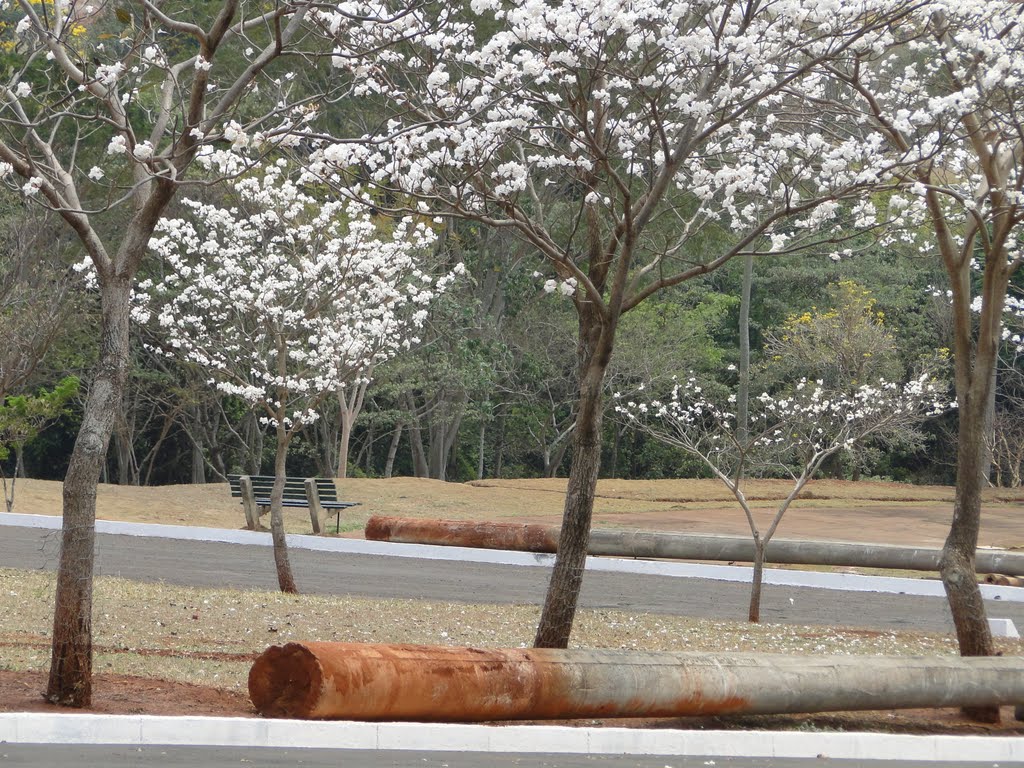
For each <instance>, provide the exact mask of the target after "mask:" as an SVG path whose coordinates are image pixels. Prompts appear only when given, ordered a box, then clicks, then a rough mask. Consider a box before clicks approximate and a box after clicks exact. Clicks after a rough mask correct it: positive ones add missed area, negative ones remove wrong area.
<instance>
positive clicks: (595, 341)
mask: <svg viewBox="0 0 1024 768" xmlns="http://www.w3.org/2000/svg"><path fill="white" fill-rule="evenodd" d="M614 334H615V326H614V321H612V323H611V324H610V326H605V325H604V323H603V321H602V318H600V316H599V315H597V313H596V312H595V311H594V310H593V309H590V308H587V307H581V308H580V341H579V346H578V354H579V356H580V366H579V370H580V401H579V413H578V415H577V417H576V431H575V433H574V434H573V456H572V466H571V467H570V469H569V483H568V488H567V490H566V495H565V507H564V510H563V513H562V530H561V533H560V534H559V537H558V553H557V554H556V555H555V565H554V569H553V570H552V573H551V581H550V583H549V585H548V592H547V596H546V598H545V600H544V608H543V610H542V612H541V617H540V623H539V624H538V626H537V635H536V638H535V639H534V646H535V647H537V648H566V647H567V646H568V645H569V635H570V634H571V632H572V624H573V620H574V619H575V617H576V605H577V603H578V602H579V596H580V588H581V587H582V585H583V569H584V566H585V565H586V560H587V547H588V546H589V544H590V521H591V518H592V517H593V512H594V493H595V490H596V488H597V477H598V473H599V472H600V469H601V421H602V418H603V416H604V408H603V402H602V399H603V398H602V394H603V389H604V375H605V371H606V370H607V369H608V362H609V360H610V359H611V351H612V340H613V338H614Z"/></svg>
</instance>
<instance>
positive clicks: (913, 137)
mask: <svg viewBox="0 0 1024 768" xmlns="http://www.w3.org/2000/svg"><path fill="white" fill-rule="evenodd" d="M1022 12H1024V7H1022V5H1021V4H1020V3H1019V2H1014V1H1013V0H956V2H953V1H952V0H934V1H932V2H928V3H926V4H924V5H922V7H921V8H920V10H919V11H917V12H915V13H914V14H913V15H912V16H911V17H908V19H907V20H906V23H905V24H903V25H902V26H901V27H900V28H899V29H898V30H897V32H896V34H895V35H894V37H893V40H892V41H891V43H892V44H891V45H888V46H884V47H881V48H878V49H875V50H870V51H869V50H865V51H857V52H853V51H851V52H850V55H849V56H848V57H846V58H844V59H843V60H842V61H836V62H834V63H833V65H832V67H831V71H832V73H833V74H834V75H835V76H836V78H837V81H838V83H837V84H838V85H839V87H838V90H837V91H836V94H837V95H838V98H837V99H835V100H834V101H833V102H832V104H831V105H830V107H829V108H830V109H836V110H846V114H847V116H848V119H849V120H851V121H855V122H857V123H859V124H861V125H870V126H873V127H874V129H875V130H876V131H877V134H878V136H879V137H880V139H881V140H882V141H884V142H885V145H886V146H887V147H888V149H889V151H890V152H891V153H892V156H898V157H900V158H906V157H907V156H908V155H914V156H916V158H917V161H916V162H915V163H914V164H913V166H912V167H911V171H910V173H908V176H907V193H906V194H903V195H898V196H896V197H894V198H893V199H892V200H891V202H890V208H891V209H893V210H894V211H897V212H898V214H899V216H900V217H901V218H903V219H905V222H906V224H907V227H908V228H905V229H903V230H902V232H901V234H902V235H903V236H905V237H907V238H908V239H913V237H914V234H917V235H919V237H918V242H919V243H920V244H921V248H922V251H923V252H925V253H928V254H935V253H936V252H937V254H938V257H939V258H940V259H941V261H942V264H943V266H944V267H945V270H946V273H947V275H948V277H949V289H950V291H951V301H952V310H953V321H954V322H953V345H952V347H953V349H952V351H953V361H954V365H955V379H954V380H955V384H956V393H957V400H958V403H959V437H958V445H957V492H956V499H955V501H954V506H953V521H952V525H951V527H950V532H949V536H948V537H947V539H946V543H945V546H944V547H943V555H942V563H941V574H942V582H943V585H944V587H945V590H946V595H947V597H948V599H949V604H950V610H951V612H952V614H953V620H954V624H955V625H956V632H957V638H958V640H959V644H960V652H961V653H962V654H963V655H991V654H992V653H993V652H994V648H993V645H992V637H991V633H990V630H989V626H988V622H987V621H986V618H985V607H984V603H983V601H982V598H981V592H980V590H979V589H978V584H977V579H976V576H975V567H974V553H975V550H976V548H977V544H978V532H979V528H980V519H981V489H982V487H983V484H984V482H986V480H987V478H984V479H983V477H982V474H983V472H982V467H983V466H984V465H985V463H986V450H985V441H986V431H987V430H986V423H987V420H988V419H987V416H988V413H990V410H989V408H990V405H989V404H990V402H991V400H990V396H991V391H992V387H993V385H994V372H995V366H996V361H997V357H998V347H999V343H1000V339H1001V336H1002V332H1001V323H1002V312H1003V305H1004V303H1005V300H1006V292H1007V287H1008V285H1009V282H1010V278H1011V277H1012V276H1013V274H1014V273H1015V272H1016V271H1017V270H1018V269H1019V268H1020V265H1021V263H1022V260H1024V249H1022V247H1021V243H1022V241H1024V236H1022V231H1024V230H1022V226H1024V173H1022V170H1024V118H1022V115H1021V111H1020V105H1021V104H1022V103H1024V25H1022V21H1024V19H1022ZM921 225H926V226H924V227H922V226H921ZM915 227H916V230H914V229H913V228H915ZM922 230H923V232H924V233H927V234H924V235H922V234H921V233H922ZM975 266H976V267H977V268H978V270H979V272H980V280H978V279H976V278H977V277H978V275H977V274H975V273H974V269H973V267H975ZM979 299H980V304H979V305H978V312H977V314H976V315H975V314H973V313H972V309H971V307H972V303H974V302H975V301H977V300H979ZM990 714H992V715H994V714H996V713H994V712H991V713H990Z"/></svg>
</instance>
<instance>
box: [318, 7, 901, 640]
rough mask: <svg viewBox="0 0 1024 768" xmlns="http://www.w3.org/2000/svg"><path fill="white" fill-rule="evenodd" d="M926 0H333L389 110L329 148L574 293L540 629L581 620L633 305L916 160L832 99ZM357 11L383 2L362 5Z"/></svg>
mask: <svg viewBox="0 0 1024 768" xmlns="http://www.w3.org/2000/svg"><path fill="white" fill-rule="evenodd" d="M913 5H914V3H913V2H907V1H906V0H841V1H840V0H835V1H834V2H829V3H822V2H820V1H819V0H779V1H777V2H772V3H758V2H711V1H710V0H550V1H549V2H545V1H544V0H511V1H510V2H499V1H498V0H472V2H471V3H470V9H471V11H472V13H471V14H466V13H465V12H464V9H462V8H460V7H456V6H443V7H442V6H437V7H435V6H424V7H416V8H415V9H414V11H413V12H411V13H409V14H407V15H405V16H403V17H402V19H401V20H400V21H399V22H393V21H391V20H390V19H389V18H387V11H386V9H385V8H384V7H383V6H382V5H380V4H377V3H363V2H347V3H343V4H341V5H339V6H338V8H339V11H338V13H337V14H335V15H332V14H330V13H324V14H322V15H321V17H320V18H321V19H322V21H323V23H324V26H325V29H326V30H327V32H328V33H330V34H332V35H333V36H334V38H335V40H336V43H337V48H336V51H335V58H334V63H335V64H336V65H337V66H339V67H341V68H347V69H350V70H351V71H353V72H355V73H357V74H358V76H359V77H360V82H359V85H358V87H357V90H356V95H357V96H359V95H361V96H365V97H366V99H367V101H369V102H371V103H373V105H374V108H375V109H377V110H379V109H381V108H383V109H384V110H385V112H386V115H385V117H386V119H383V120H381V121H380V122H379V125H380V128H379V130H377V131H376V132H374V133H372V134H368V135H367V136H365V137H364V139H363V140H362V141H361V142H355V143H344V144H337V143H335V144H331V145H330V146H328V147H325V148H324V149H322V150H321V151H319V152H317V153H316V154H315V156H314V158H313V159H314V161H316V160H318V161H319V165H317V164H314V167H315V168H317V169H318V171H319V172H320V173H321V174H322V175H323V176H324V177H325V178H327V177H330V176H331V174H337V175H339V176H343V175H344V174H346V173H352V174H353V175H358V176H359V177H360V178H369V179H371V180H372V181H373V182H374V183H375V184H376V185H378V187H381V188H384V189H386V190H389V191H390V192H391V193H393V194H392V195H391V198H390V199H391V200H394V201H405V200H410V199H411V200H414V201H416V202H417V204H418V205H419V206H422V207H424V208H425V209H427V210H431V211H437V212H441V213H444V214H446V215H451V216H460V217H466V218H471V219H474V220H476V221H479V222H482V223H484V224H487V225H489V226H492V227H495V228H498V229H502V230H506V231H510V232H514V233H516V234H517V235H518V236H519V237H521V238H523V239H524V240H525V241H527V242H528V243H529V244H530V245H532V246H533V248H534V249H535V251H536V254H537V257H538V258H539V259H540V260H541V262H542V263H543V264H544V266H543V269H544V272H545V275H546V277H547V279H550V280H551V281H553V283H552V287H553V288H555V289H556V290H558V291H560V292H563V293H565V294H566V295H567V297H568V298H569V300H571V301H572V302H573V305H574V307H575V310H576V313H577V318H578V343H577V371H578V379H579V381H578V386H579V391H580V395H579V406H578V413H577V421H576V428H575V431H574V433H573V452H572V456H573V459H572V466H571V468H570V474H569V481H568V493H567V494H566V502H565V508H564V513H563V522H562V527H561V538H560V541H559V546H558V555H557V559H556V563H555V567H554V571H553V573H552V579H551V584H550V587H549V590H548V594H547V598H546V600H545V605H544V610H543V613H542V617H541V620H540V625H539V627H538V631H537V636H536V640H535V642H536V644H537V645H538V646H549V647H550V646H561V647H564V646H565V645H566V644H567V643H568V641H569V635H570V632H571V628H572V622H573V618H574V616H575V610H576V604H577V600H578V596H579V590H580V585H581V583H582V578H583V567H584V562H585V558H586V551H587V543H588V540H589V535H590V521H591V515H592V509H593V498H594V490H595V484H596V481H597V477H598V471H599V463H600V454H601V421H602V413H603V408H602V402H601V400H602V390H603V384H604V379H605V373H606V371H607V369H608V365H609V361H610V358H611V355H612V350H613V348H614V344H615V337H616V331H617V329H618V325H619V320H620V318H621V317H622V315H623V313H626V312H628V311H630V310H631V309H633V308H634V307H636V306H638V305H639V304H640V303H641V302H643V301H644V300H645V299H647V298H648V297H650V296H652V295H654V294H656V293H657V292H658V291H660V290H662V289H665V288H668V287H670V286H673V285H677V284H679V283H681V282H683V281H685V280H688V279H691V278H694V277H698V276H701V275H704V274H706V273H708V272H710V271H712V270H714V269H717V268H718V267H720V266H721V265H722V264H725V263H726V262H728V261H729V260H730V259H733V258H735V257H737V256H740V255H744V254H748V253H767V252H770V251H777V252H780V251H790V252H791V251H795V250H799V249H800V248H802V247H806V246H808V245H810V244H811V243H812V242H813V243H815V244H816V245H819V246H820V242H821V238H822V237H828V236H827V235H823V231H824V230H827V229H829V227H830V226H831V225H833V224H834V223H836V220H837V218H838V217H839V215H840V214H841V213H842V212H843V206H842V205H841V204H840V201H842V200H843V199H844V198H846V197H848V196H850V195H853V194H854V193H855V192H856V191H857V190H859V189H861V188H863V187H865V186H870V185H875V184H878V183H880V182H882V181H884V180H885V178H886V177H887V173H888V171H889V169H891V168H892V167H893V166H896V165H899V163H898V161H896V162H893V161H892V160H891V159H890V161H889V163H888V165H886V164H884V163H883V162H882V161H880V159H879V158H878V157H877V152H876V149H877V143H878V142H877V140H874V139H871V138H870V137H867V136H865V135H864V134H863V132H861V131H860V130H859V127H858V126H856V125H852V126H849V127H845V128H844V129H843V130H841V131H837V130H835V126H834V124H833V123H831V122H830V121H829V120H827V119H824V118H823V114H822V112H821V110H820V109H819V108H818V107H817V103H818V99H820V98H822V97H823V96H824V95H825V94H827V93H828V90H827V88H828V80H829V79H830V77H831V76H830V75H829V74H828V73H827V71H826V70H825V68H824V66H823V65H824V64H825V63H826V62H828V61H831V60H832V59H834V58H836V57H838V56H840V55H841V54H842V53H844V52H846V51H858V50H862V49H863V50H865V51H869V50H872V49H873V48H874V47H875V46H876V45H877V44H879V42H880V41H882V40H886V39H888V32H887V25H888V24H889V23H891V22H893V21H894V20H896V19H898V18H900V17H901V16H902V15H904V14H905V13H907V12H908V9H909V8H910V7H912V6H913ZM353 12H358V13H360V14H362V15H364V16H367V17H372V16H374V15H375V14H376V15H377V16H378V17H379V18H380V21H379V22H378V23H375V24H374V23H370V22H367V23H365V24H362V25H360V26H359V27H358V28H357V27H353V26H348V25H345V24H344V15H343V14H345V13H353ZM495 29H497V30H498V31H492V30H495ZM395 40H402V41H403V49H402V53H401V54H399V52H398V51H397V50H391V49H389V48H388V46H389V45H390V43H392V42H393V41H395ZM320 138H323V139H325V140H326V139H329V137H320ZM395 205H396V207H398V206H399V203H395ZM410 205H411V204H410ZM864 218H865V217H864V216H862V215H861V211H860V209H859V208H858V209H856V210H855V211H854V222H852V223H860V222H861V221H862V220H864ZM826 250H827V249H826Z"/></svg>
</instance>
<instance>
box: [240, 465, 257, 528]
mask: <svg viewBox="0 0 1024 768" xmlns="http://www.w3.org/2000/svg"><path fill="white" fill-rule="evenodd" d="M238 487H239V490H241V492H242V509H243V511H244V512H245V527H246V528H248V529H249V530H250V531H256V530H259V527H260V514H259V512H258V511H257V510H256V494H255V493H253V490H252V480H251V479H250V478H249V476H248V475H243V476H242V477H240V478H239V479H238Z"/></svg>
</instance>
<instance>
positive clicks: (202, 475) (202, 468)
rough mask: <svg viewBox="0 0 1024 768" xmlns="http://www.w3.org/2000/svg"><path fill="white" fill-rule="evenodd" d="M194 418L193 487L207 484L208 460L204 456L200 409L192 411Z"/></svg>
mask: <svg viewBox="0 0 1024 768" xmlns="http://www.w3.org/2000/svg"><path fill="white" fill-rule="evenodd" d="M192 418H193V419H195V421H196V425H197V426H196V437H195V439H193V440H192V485H202V484H203V483H205V482H206V459H205V457H204V456H203V435H202V428H201V427H200V426H199V418H200V416H199V408H193V409H192Z"/></svg>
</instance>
